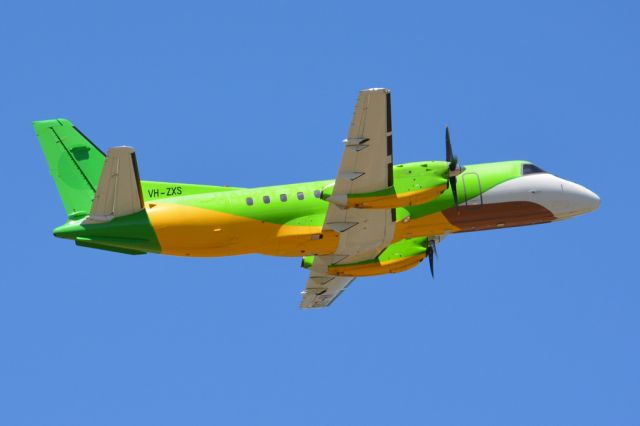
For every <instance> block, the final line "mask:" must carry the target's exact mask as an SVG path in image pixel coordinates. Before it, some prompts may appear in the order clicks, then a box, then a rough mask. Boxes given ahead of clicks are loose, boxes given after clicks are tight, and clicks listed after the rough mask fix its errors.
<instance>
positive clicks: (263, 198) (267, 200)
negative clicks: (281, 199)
mask: <svg viewBox="0 0 640 426" xmlns="http://www.w3.org/2000/svg"><path fill="white" fill-rule="evenodd" d="M262 201H263V202H264V203H265V204H269V203H270V202H271V198H269V196H268V195H265V196H264V197H262Z"/></svg>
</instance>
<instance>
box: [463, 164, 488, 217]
mask: <svg viewBox="0 0 640 426" xmlns="http://www.w3.org/2000/svg"><path fill="white" fill-rule="evenodd" d="M461 177H462V179H461V180H462V188H463V191H464V205H465V206H468V207H478V208H480V207H482V205H483V204H484V200H483V198H482V182H481V181H480V175H479V174H478V173H476V172H466V173H463V174H462V176H461ZM472 179H473V180H472ZM467 182H469V184H470V185H471V183H472V182H473V183H474V184H475V183H476V182H477V184H478V190H479V191H480V203H479V204H478V202H477V201H475V202H474V203H473V204H469V201H471V200H473V199H474V198H477V197H472V198H469V196H468V195H467Z"/></svg>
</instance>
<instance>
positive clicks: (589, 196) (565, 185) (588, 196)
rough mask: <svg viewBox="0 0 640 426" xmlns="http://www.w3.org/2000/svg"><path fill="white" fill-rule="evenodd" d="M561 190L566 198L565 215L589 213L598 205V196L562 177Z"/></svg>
mask: <svg viewBox="0 0 640 426" xmlns="http://www.w3.org/2000/svg"><path fill="white" fill-rule="evenodd" d="M562 192H563V195H564V197H565V199H566V200H567V213H566V216H575V215H578V214H584V213H589V212H592V211H594V210H596V209H597V208H598V207H600V197H598V196H597V195H596V193H594V192H592V191H590V190H588V189H587V188H585V187H584V186H582V185H578V184H577V183H574V182H571V181H568V180H564V179H562Z"/></svg>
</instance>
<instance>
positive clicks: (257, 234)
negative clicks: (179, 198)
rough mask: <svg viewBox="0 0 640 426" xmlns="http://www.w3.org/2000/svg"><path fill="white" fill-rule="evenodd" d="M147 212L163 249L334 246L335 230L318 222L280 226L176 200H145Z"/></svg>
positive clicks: (269, 250)
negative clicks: (156, 201) (184, 204)
mask: <svg viewBox="0 0 640 426" xmlns="http://www.w3.org/2000/svg"><path fill="white" fill-rule="evenodd" d="M147 213H148V215H149V219H150V221H151V223H152V225H153V228H154V230H155V233H156V236H157V238H158V242H159V244H160V248H161V252H162V253H164V254H171V255H176V256H197V257H210V256H211V257H213V256H232V255H239V254H250V253H260V254H266V255H273V256H305V255H309V254H329V253H333V252H335V250H336V247H337V246H338V234H337V233H336V232H334V231H325V232H322V227H321V226H292V225H280V224H276V223H270V222H267V221H262V220H256V219H252V218H247V217H243V216H237V215H233V214H229V213H223V212H218V211H214V210H207V209H201V208H197V207H190V206H182V205H177V204H163V203H158V204H155V205H149V206H147Z"/></svg>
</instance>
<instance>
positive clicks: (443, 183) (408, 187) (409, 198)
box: [320, 161, 449, 209]
mask: <svg viewBox="0 0 640 426" xmlns="http://www.w3.org/2000/svg"><path fill="white" fill-rule="evenodd" d="M448 186H449V168H448V163H446V162H443V161H430V162H425V163H410V164H404V165H400V166H396V167H394V168H393V186H392V187H390V188H387V189H384V190H382V191H376V192H368V193H362V194H348V195H334V194H333V187H334V185H333V184H331V185H329V186H327V187H326V188H324V189H323V190H322V194H321V196H320V197H321V198H322V199H323V200H326V201H328V202H330V203H333V204H336V205H338V206H340V207H344V208H359V209H392V208H397V207H409V206H416V205H420V204H426V203H428V202H430V201H432V200H435V199H436V198H438V196H440V194H442V193H443V192H444V191H445V190H446V189H447V188H448Z"/></svg>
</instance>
